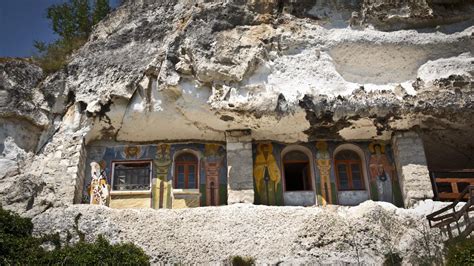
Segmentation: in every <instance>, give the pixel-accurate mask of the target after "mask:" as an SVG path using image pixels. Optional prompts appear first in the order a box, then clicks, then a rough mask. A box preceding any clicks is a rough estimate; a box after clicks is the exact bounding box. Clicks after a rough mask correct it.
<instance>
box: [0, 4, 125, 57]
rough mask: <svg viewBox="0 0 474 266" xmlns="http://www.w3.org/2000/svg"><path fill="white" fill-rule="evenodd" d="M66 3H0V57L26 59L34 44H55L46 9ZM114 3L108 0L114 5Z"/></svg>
mask: <svg viewBox="0 0 474 266" xmlns="http://www.w3.org/2000/svg"><path fill="white" fill-rule="evenodd" d="M65 1H67V0H0V57H27V56H31V55H32V54H33V52H34V51H35V49H34V47H33V41H34V40H39V41H44V42H51V41H54V40H55V39H56V38H57V36H56V35H55V34H54V33H53V31H52V30H51V26H50V23H49V20H48V19H47V18H46V9H47V8H48V7H49V6H51V5H52V4H56V3H62V2H65ZM116 2H117V0H111V1H110V3H111V5H113V6H114V5H115V3H116Z"/></svg>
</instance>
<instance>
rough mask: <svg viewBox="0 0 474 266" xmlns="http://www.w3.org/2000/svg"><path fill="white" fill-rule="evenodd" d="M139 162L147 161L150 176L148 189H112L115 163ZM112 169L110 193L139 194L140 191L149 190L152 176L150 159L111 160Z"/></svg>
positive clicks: (145, 191)
mask: <svg viewBox="0 0 474 266" xmlns="http://www.w3.org/2000/svg"><path fill="white" fill-rule="evenodd" d="M140 163H148V164H149V165H150V171H149V172H150V178H149V187H150V188H149V189H147V190H114V178H115V165H116V164H140ZM111 164H112V171H111V175H112V176H111V178H110V180H111V184H110V193H113V194H123V193H130V194H134V193H137V194H140V193H147V192H151V186H152V184H151V183H152V182H151V180H152V176H153V162H152V161H151V160H133V161H128V160H120V161H112V163H111Z"/></svg>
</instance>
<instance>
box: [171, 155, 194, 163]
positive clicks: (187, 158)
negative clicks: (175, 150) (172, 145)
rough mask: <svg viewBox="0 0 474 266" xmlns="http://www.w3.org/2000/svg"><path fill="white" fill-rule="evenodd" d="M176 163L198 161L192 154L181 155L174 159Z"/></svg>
mask: <svg viewBox="0 0 474 266" xmlns="http://www.w3.org/2000/svg"><path fill="white" fill-rule="evenodd" d="M175 161H176V162H197V161H198V159H197V157H196V156H194V154H192V153H183V154H180V155H178V157H176V160H175Z"/></svg>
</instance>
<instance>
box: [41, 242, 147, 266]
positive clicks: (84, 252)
mask: <svg viewBox="0 0 474 266" xmlns="http://www.w3.org/2000/svg"><path fill="white" fill-rule="evenodd" d="M57 263H61V264H65V265H131V264H133V265H149V258H148V256H147V255H146V254H145V253H144V252H143V250H141V249H140V248H138V247H137V246H135V245H133V244H131V243H126V244H115V245H111V244H110V243H109V241H107V240H106V239H105V238H104V237H103V236H99V237H98V239H97V240H96V241H95V242H94V243H87V242H79V243H78V244H76V245H74V246H66V247H64V248H61V249H55V250H53V251H51V252H48V253H46V255H45V256H44V257H43V258H42V259H41V264H57Z"/></svg>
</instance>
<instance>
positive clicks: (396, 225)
mask: <svg viewBox="0 0 474 266" xmlns="http://www.w3.org/2000/svg"><path fill="white" fill-rule="evenodd" d="M442 206H445V205H444V204H442V203H433V202H432V201H426V202H423V203H422V204H420V205H418V206H417V207H416V208H415V209H410V210H406V209H397V208H396V207H394V206H393V205H391V204H388V203H375V202H372V201H367V202H365V203H363V204H361V205H359V206H356V207H336V206H329V207H327V208H321V207H307V208H304V207H267V206H254V205H250V204H235V205H231V206H223V207H210V208H209V207H203V208H196V209H185V210H166V209H162V210H151V209H140V210H131V209H128V210H117V209H109V208H107V207H100V206H93V205H74V206H70V207H67V208H54V209H50V210H48V211H46V212H45V213H43V214H41V215H38V216H36V217H35V218H34V219H33V222H34V224H35V233H36V234H44V233H53V232H59V233H60V235H61V236H62V237H63V239H65V238H66V235H67V231H69V232H70V233H71V234H72V235H73V240H74V241H77V239H78V236H77V234H76V233H75V232H74V230H73V226H74V220H75V218H76V217H78V218H79V219H78V221H79V222H78V228H79V230H80V231H82V232H84V233H85V236H86V239H87V240H92V239H94V238H96V237H97V236H98V235H99V234H102V235H104V236H105V237H106V238H108V239H110V240H111V241H112V242H114V243H115V242H133V243H135V244H137V245H138V246H140V247H142V248H143V249H144V250H145V252H146V253H147V254H148V255H150V256H151V257H152V261H153V262H167V263H191V264H195V263H198V264H199V263H204V264H208V263H216V262H222V261H224V260H225V259H227V258H228V257H230V256H235V255H240V256H251V257H254V258H255V259H256V260H257V263H259V264H262V263H270V264H276V263H284V264H286V263H292V264H295V263H298V264H299V263H304V264H314V263H325V264H334V263H351V264H356V263H361V264H364V265H374V264H377V265H380V264H382V263H383V261H384V259H385V255H386V254H388V253H389V252H392V253H396V254H398V255H399V256H401V257H402V258H403V262H404V263H406V264H408V263H411V264H419V263H420V260H423V259H422V258H423V256H426V255H427V254H428V249H430V250H429V252H431V254H439V252H440V248H441V245H442V244H441V243H440V242H439V241H440V238H439V232H437V231H435V230H428V229H427V228H426V227H424V226H426V224H425V222H424V219H423V217H424V215H426V214H427V213H430V212H432V211H433V210H436V209H438V208H441V207H442ZM78 215H80V216H78ZM423 241H425V242H423ZM426 241H428V242H426ZM427 245H429V246H427ZM424 259H425V260H426V257H424Z"/></svg>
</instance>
